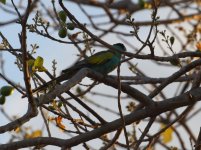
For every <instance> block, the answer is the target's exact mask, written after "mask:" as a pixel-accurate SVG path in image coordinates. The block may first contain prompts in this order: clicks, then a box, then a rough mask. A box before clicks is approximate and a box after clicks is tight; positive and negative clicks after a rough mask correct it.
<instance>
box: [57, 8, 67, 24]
mask: <svg viewBox="0 0 201 150" xmlns="http://www.w3.org/2000/svg"><path fill="white" fill-rule="evenodd" d="M58 16H59V18H60V19H61V20H62V21H63V22H66V13H65V11H63V10H62V11H60V12H59V13H58Z"/></svg>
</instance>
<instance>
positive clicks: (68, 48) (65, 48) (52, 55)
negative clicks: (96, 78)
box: [0, 0, 199, 149]
mask: <svg viewBox="0 0 201 150" xmlns="http://www.w3.org/2000/svg"><path fill="white" fill-rule="evenodd" d="M8 3H10V2H8ZM44 3H45V4H47V5H49V7H51V3H50V1H47V0H44ZM68 4H69V5H68V9H69V10H70V12H72V13H74V14H75V16H76V18H77V19H78V20H79V21H80V22H82V23H87V20H86V17H84V16H83V14H82V12H81V11H80V10H79V9H78V6H77V5H75V4H74V3H68ZM0 5H1V4H0ZM56 6H57V9H58V10H60V8H59V6H58V4H57V5H56ZM86 8H87V11H88V12H90V13H93V14H99V13H101V10H100V9H97V8H89V7H86ZM167 11H168V10H163V12H159V13H161V14H164V13H165V12H167ZM1 12H2V10H1V9H0V20H9V19H10V18H15V16H10V15H6V14H3V13H1ZM150 13H151V12H150V11H146V12H144V13H137V14H136V15H135V16H134V17H135V19H136V20H137V21H141V20H143V19H144V18H145V16H146V17H150ZM161 16H162V17H163V15H161ZM33 17H34V16H33V15H32V16H30V19H29V21H28V22H29V23H31V22H32V18H33ZM164 17H165V16H164ZM163 28H164V27H161V28H160V30H163ZM122 30H124V28H123V27H122ZM147 30H148V28H143V29H142V30H140V35H141V36H142V37H143V36H144V35H146V34H147ZM0 31H1V32H2V33H3V34H4V35H5V36H6V37H7V38H8V41H9V42H10V43H11V45H13V47H14V48H20V44H19V38H18V33H19V32H20V31H21V27H20V25H19V24H12V25H9V26H3V27H0ZM128 33H129V30H128ZM95 34H97V33H95ZM52 35H53V36H55V37H58V35H57V32H53V33H52ZM27 37H28V38H27V43H28V45H27V46H28V49H31V46H30V45H31V44H35V43H37V45H39V49H38V50H37V53H36V54H35V55H34V56H35V57H37V56H42V57H43V58H44V66H45V67H46V68H47V69H48V70H49V71H50V72H51V70H52V61H53V60H54V59H55V60H56V61H57V75H59V74H60V72H61V70H62V69H65V68H67V67H69V66H71V65H72V64H73V63H74V62H75V61H76V60H77V59H76V58H77V54H78V52H77V51H75V48H74V46H73V45H66V44H61V43H57V42H54V41H51V40H49V39H47V38H44V37H41V36H38V35H36V34H33V33H28V35H27ZM103 40H105V41H107V42H108V43H118V42H122V41H120V40H119V39H117V37H116V36H107V37H104V38H103ZM129 41H130V42H131V43H134V45H135V44H136V46H139V43H137V42H136V39H134V38H133V39H131V38H130V39H129ZM94 49H95V48H94ZM127 49H128V51H132V49H131V48H130V47H129V46H127ZM95 50H96V51H100V50H102V49H95ZM156 53H158V54H159V55H160V52H156ZM3 59H4V60H5V74H6V75H7V77H8V78H9V79H11V80H13V81H15V82H16V83H20V84H21V85H22V86H24V83H23V76H22V72H20V71H19V70H18V69H17V67H16V65H15V64H14V62H15V58H14V57H13V56H12V55H10V54H9V53H7V52H3ZM136 64H138V67H139V68H141V69H142V70H143V71H145V73H147V74H149V75H150V76H151V77H166V76H169V75H171V74H172V73H173V72H174V71H175V70H178V68H169V69H166V68H160V67H159V66H158V65H156V64H154V63H151V62H150V61H138V60H136ZM159 68H160V75H159V74H158V71H159ZM129 73H130V72H129V70H128V68H127V66H126V65H125V64H124V65H123V66H122V75H127V74H129ZM111 74H116V71H113V72H112V73H111ZM40 75H41V76H42V77H44V78H46V80H49V79H48V78H47V77H46V75H45V74H44V73H40ZM88 81H90V80H85V82H88ZM90 82H91V81H90ZM6 84H7V83H6V82H5V81H3V80H0V86H3V85H6ZM137 87H138V86H137ZM139 89H140V90H143V89H142V88H141V87H139ZM103 90H105V91H107V92H108V93H110V94H116V93H117V91H116V90H113V89H112V88H111V87H107V86H104V85H103V84H101V85H99V86H97V87H95V89H94V91H102V92H104V91H103ZM174 90H175V89H174V88H172V86H171V87H169V86H168V87H167V88H166V89H165V91H166V96H167V97H171V96H172V91H174ZM145 94H147V93H145ZM90 99H91V100H94V99H95V100H96V102H97V103H99V104H102V105H106V106H113V110H116V111H118V106H117V101H116V100H115V99H114V100H112V101H111V99H107V98H104V99H102V98H97V97H94V96H90ZM114 101H116V103H115V102H114ZM128 101H131V100H128ZM128 101H122V105H123V107H122V108H124V112H125V113H128V112H127V111H126V109H125V106H126V105H127V102H128ZM74 105H75V106H76V105H77V104H76V103H74ZM89 105H90V106H91V107H92V108H93V109H97V107H94V106H93V105H91V104H89ZM3 107H4V109H5V110H6V111H7V112H8V114H9V115H11V116H13V115H16V114H17V115H18V116H21V115H23V114H24V113H25V112H26V109H27V100H26V99H22V98H21V95H20V94H19V93H18V92H17V91H15V92H14V94H13V95H12V96H10V97H8V99H7V101H6V104H5V105H4V106H3ZM77 107H80V106H79V105H77ZM80 109H81V110H83V108H80ZM182 109H183V108H181V109H180V110H182ZM97 111H98V113H100V114H101V115H102V116H103V117H104V118H107V120H108V121H112V120H114V119H117V118H118V117H117V116H116V115H114V114H110V115H108V113H106V112H105V111H104V110H97ZM86 113H88V112H86ZM0 118H1V120H0V125H4V124H6V123H8V122H9V121H8V120H7V119H6V118H5V117H4V116H3V115H2V114H1V113H0ZM42 121H43V120H42V119H41V117H36V118H34V119H32V120H31V121H30V122H28V123H26V124H25V126H30V125H34V126H33V130H36V129H41V127H42V125H41V122H42ZM38 122H39V123H38ZM195 122H197V120H196V118H194V119H193V120H192V122H191V127H192V128H193V127H194V126H195V127H196V128H195V129H194V130H195V133H197V132H198V131H197V130H199V128H197V126H196V124H195ZM145 125H146V124H145V123H140V125H138V127H139V128H140V129H142V130H143V128H144V127H145ZM51 128H52V129H53V130H54V131H53V134H54V135H55V136H58V137H60V136H62V135H63V133H62V132H61V131H59V129H57V128H55V127H54V126H51ZM69 128H70V127H69ZM158 129H159V126H155V129H153V131H156V130H158ZM138 132H139V131H138ZM181 132H182V130H181ZM9 134H10V133H9ZM9 134H8V133H5V134H1V135H0V143H5V142H7V140H8V136H9ZM184 135H185V134H184ZM68 136H69V135H66V137H68ZM121 138H122V139H123V137H121ZM177 142H178V141H175V142H173V143H172V144H173V145H174V144H176V143H177ZM186 142H188V143H189V141H188V139H187V141H186ZM97 143H99V142H98V140H93V141H92V142H90V145H92V146H94V147H96V146H97ZM99 144H101V143H99ZM177 145H178V144H177ZM188 145H189V144H188ZM77 148H78V147H75V148H74V149H77ZM51 149H54V148H51Z"/></svg>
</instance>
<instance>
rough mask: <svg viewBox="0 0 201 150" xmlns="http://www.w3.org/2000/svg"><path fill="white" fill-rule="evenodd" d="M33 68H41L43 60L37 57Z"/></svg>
mask: <svg viewBox="0 0 201 150" xmlns="http://www.w3.org/2000/svg"><path fill="white" fill-rule="evenodd" d="M34 66H35V67H36V68H37V67H42V66H43V58H42V57H40V56H38V57H37V58H36V60H35V61H34Z"/></svg>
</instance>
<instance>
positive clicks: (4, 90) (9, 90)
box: [0, 86, 14, 96]
mask: <svg viewBox="0 0 201 150" xmlns="http://www.w3.org/2000/svg"><path fill="white" fill-rule="evenodd" d="M0 92H1V95H2V96H9V95H11V94H13V92H14V88H13V87H12V86H3V87H2V88H1V91H0Z"/></svg>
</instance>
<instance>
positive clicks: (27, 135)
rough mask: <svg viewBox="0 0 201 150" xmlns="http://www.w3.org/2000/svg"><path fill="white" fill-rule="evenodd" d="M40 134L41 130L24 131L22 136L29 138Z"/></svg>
mask: <svg viewBox="0 0 201 150" xmlns="http://www.w3.org/2000/svg"><path fill="white" fill-rule="evenodd" d="M40 136H42V131H41V130H35V131H33V132H32V133H31V134H29V133H26V134H25V136H24V137H25V138H26V139H30V138H36V137H40Z"/></svg>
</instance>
